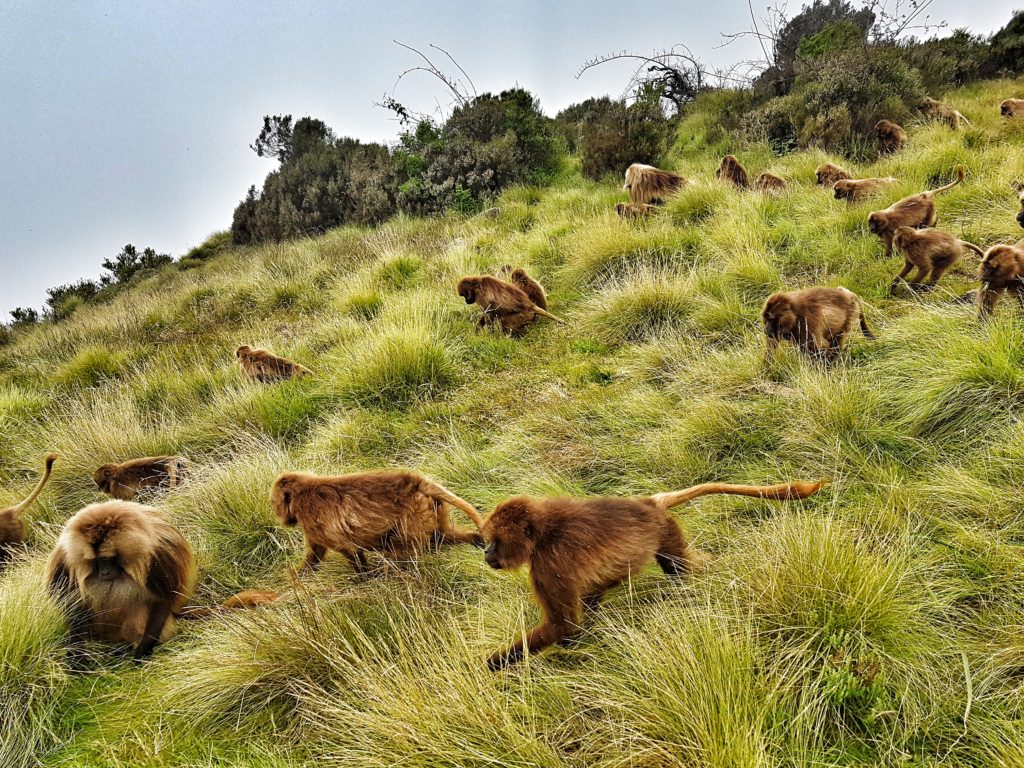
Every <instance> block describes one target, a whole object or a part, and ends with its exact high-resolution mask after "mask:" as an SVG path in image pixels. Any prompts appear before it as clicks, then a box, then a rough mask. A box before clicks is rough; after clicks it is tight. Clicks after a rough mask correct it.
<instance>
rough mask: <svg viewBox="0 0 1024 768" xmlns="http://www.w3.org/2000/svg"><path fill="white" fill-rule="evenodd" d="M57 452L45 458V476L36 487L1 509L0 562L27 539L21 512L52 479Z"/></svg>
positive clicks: (30, 504)
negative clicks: (11, 504) (19, 499)
mask: <svg viewBox="0 0 1024 768" xmlns="http://www.w3.org/2000/svg"><path fill="white" fill-rule="evenodd" d="M57 458H58V457H57V454H56V453H51V454H49V455H48V456H47V457H46V458H45V459H43V476H42V477H40V478H39V482H38V483H36V487H35V488H33V489H32V492H31V493H30V494H29V495H28V496H26V497H25V498H24V499H22V500H21V501H19V502H18V503H17V504H15V505H14V506H13V507H8V508H7V509H0V564H2V563H3V562H4V561H5V560H7V558H9V557H10V555H11V552H12V550H13V549H14V547H15V545H17V544H20V543H21V542H23V541H24V540H25V521H24V520H22V519H21V513H22V512H24V511H25V510H26V509H28V508H29V507H30V506H32V502H34V501H35V500H36V499H37V498H39V494H40V493H42V492H43V486H45V485H46V481H47V480H49V479H50V472H51V471H52V470H53V462H55V461H56V460H57Z"/></svg>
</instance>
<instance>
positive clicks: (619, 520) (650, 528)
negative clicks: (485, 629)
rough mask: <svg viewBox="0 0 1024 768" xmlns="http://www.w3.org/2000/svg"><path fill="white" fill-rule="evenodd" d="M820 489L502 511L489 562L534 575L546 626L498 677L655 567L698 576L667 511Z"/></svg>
mask: <svg viewBox="0 0 1024 768" xmlns="http://www.w3.org/2000/svg"><path fill="white" fill-rule="evenodd" d="M820 487H821V483H799V482H798V483H790V484H783V485H771V486H750V485H729V484H726V483H706V484H704V485H695V486H693V487H692V488H687V489H686V490H684V491H676V492H673V493H658V494H655V495H653V496H650V497H648V498H641V499H628V498H594V499H564V498H563V499H559V498H553V499H534V498H529V497H526V496H517V497H515V498H511V499H508V500H506V501H503V502H502V503H501V504H499V505H498V506H497V507H496V508H495V510H494V514H493V515H491V516H490V517H489V518H488V519H487V522H486V523H485V524H484V528H483V534H484V539H485V540H486V541H487V550H486V553H485V555H484V559H485V560H486V562H487V564H488V565H489V566H491V567H492V568H497V569H505V570H514V569H517V568H520V567H522V566H524V565H529V567H530V585H531V586H532V588H533V594H534V597H535V598H536V600H537V603H538V605H539V606H540V609H541V623H540V625H539V626H537V627H535V628H534V629H532V630H530V631H529V632H528V633H526V635H525V636H524V637H521V638H518V639H517V640H515V642H513V643H512V644H511V645H510V646H509V647H508V648H505V649H503V650H500V651H498V652H496V653H495V654H494V655H492V656H491V658H490V659H489V661H488V666H489V667H490V668H491V669H499V668H501V667H504V666H506V665H508V664H512V663H514V662H516V661H518V660H520V659H521V658H522V657H523V656H524V655H525V654H526V652H527V651H529V652H530V653H536V652H538V651H540V650H542V649H544V648H547V647H548V646H550V645H554V644H556V643H560V642H562V641H564V640H566V639H567V638H569V637H571V636H572V635H574V634H575V633H576V632H577V631H578V630H579V624H580V613H581V611H582V610H583V609H594V608H596V607H597V604H598V602H599V601H600V599H601V597H602V595H603V594H604V593H605V592H607V591H608V590H609V589H611V588H612V587H615V586H616V585H618V584H620V583H622V582H623V581H624V580H626V579H627V578H629V577H630V576H632V575H633V574H635V573H637V572H638V571H639V570H640V569H641V568H643V567H644V566H646V565H647V564H648V563H650V562H652V561H655V562H657V564H658V565H659V566H660V567H661V569H662V570H663V571H664V572H665V573H666V574H668V575H669V576H681V575H684V574H686V573H688V572H690V571H692V570H695V569H696V568H699V567H700V566H701V565H702V564H703V562H704V560H705V557H704V556H703V555H701V554H700V553H699V552H697V551H696V550H695V549H694V548H693V547H692V546H690V544H689V542H687V540H686V538H685V537H684V536H683V532H682V531H681V530H680V528H679V524H678V523H676V521H675V520H674V519H672V518H671V517H669V515H668V512H667V510H669V509H670V508H672V507H675V506H678V505H679V504H683V503H685V502H687V501H690V500H691V499H695V498H697V497H699V496H704V495H707V494H711V493H729V494H737V495H742V496H754V497H756V498H762V499H802V498H806V497H807V496H810V495H811V494H813V493H815V492H816V491H817V490H818V489H819V488H820Z"/></svg>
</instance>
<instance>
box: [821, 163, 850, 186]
mask: <svg viewBox="0 0 1024 768" xmlns="http://www.w3.org/2000/svg"><path fill="white" fill-rule="evenodd" d="M814 177H815V178H816V179H817V183H818V185H819V186H822V187H831V186H832V185H833V184H835V183H836V182H837V181H841V180H842V179H852V178H853V174H852V173H850V172H849V171H848V170H846V169H845V168H843V167H842V166H841V165H836V164H835V163H822V164H821V165H819V166H818V169H817V170H816V171H815V172H814Z"/></svg>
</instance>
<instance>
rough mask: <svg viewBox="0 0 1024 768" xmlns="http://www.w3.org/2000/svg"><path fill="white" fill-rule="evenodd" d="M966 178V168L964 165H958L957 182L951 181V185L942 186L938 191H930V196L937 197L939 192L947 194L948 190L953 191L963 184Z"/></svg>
mask: <svg viewBox="0 0 1024 768" xmlns="http://www.w3.org/2000/svg"><path fill="white" fill-rule="evenodd" d="M964 176H965V173H964V167H963V166H962V165H958V166H957V167H956V181H951V182H949V184H946V185H944V186H941V187H939V188H938V189H932V190H929V191H928V194H929V195H937V194H938V193H939V192H945V191H946V190H947V189H952V188H953V187H955V186H956V185H957V184H959V183H960V182H962V181H963V180H964Z"/></svg>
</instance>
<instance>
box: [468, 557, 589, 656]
mask: <svg viewBox="0 0 1024 768" xmlns="http://www.w3.org/2000/svg"><path fill="white" fill-rule="evenodd" d="M532 578H533V574H531V579H532ZM560 589H565V586H564V585H562V584H552V585H541V586H540V588H538V585H536V584H535V585H534V594H535V595H536V596H537V602H539V603H540V609H541V614H542V616H543V617H544V618H543V621H542V622H541V623H540V625H538V626H536V627H534V628H533V629H531V630H530V631H529V632H527V633H526V635H525V636H524V637H521V638H518V639H517V640H516V641H515V642H513V643H512V645H510V646H509V647H508V648H505V649H504V650H500V651H497V652H495V653H493V654H492V655H491V657H490V659H488V660H487V666H488V668H489V669H492V670H496V669H501V668H502V667H505V666H508V665H509V664H514V663H515V662H517V661H519V660H520V659H522V658H523V656H525V655H526V652H527V651H529V652H530V653H531V654H533V653H537V652H538V651H541V650H543V649H545V648H547V647H548V646H551V645H555V644H557V643H561V642H562V641H564V640H566V639H567V638H569V637H571V636H572V635H574V634H576V632H577V631H578V630H579V626H578V624H577V621H576V619H577V614H578V613H579V605H580V597H579V595H578V594H561V593H560V592H559V590H560ZM556 595H557V597H555V596H556ZM554 600H557V601H558V602H554Z"/></svg>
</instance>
